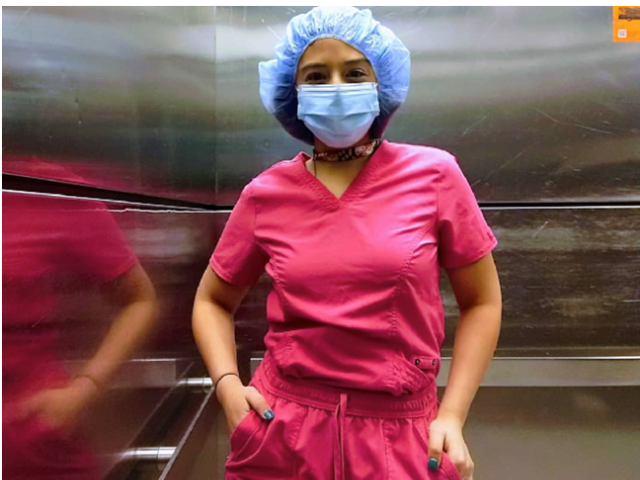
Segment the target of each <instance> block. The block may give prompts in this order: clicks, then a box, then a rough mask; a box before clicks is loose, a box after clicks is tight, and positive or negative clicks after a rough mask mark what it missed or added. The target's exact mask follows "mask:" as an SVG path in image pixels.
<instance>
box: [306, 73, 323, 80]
mask: <svg viewBox="0 0 640 480" xmlns="http://www.w3.org/2000/svg"><path fill="white" fill-rule="evenodd" d="M322 80H324V75H323V74H322V73H320V72H311V73H309V74H307V75H306V76H305V77H304V81H305V82H320V81H322Z"/></svg>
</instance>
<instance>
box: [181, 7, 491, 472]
mask: <svg viewBox="0 0 640 480" xmlns="http://www.w3.org/2000/svg"><path fill="white" fill-rule="evenodd" d="M260 82H261V83H260V93H261V97H262V100H263V103H264V104H265V105H266V107H267V109H268V110H269V111H270V112H272V113H273V114H274V115H275V117H276V118H277V119H278V121H279V122H280V123H281V124H282V125H283V127H284V128H285V129H286V130H287V131H288V132H289V133H290V134H291V135H293V136H294V137H296V138H298V139H301V140H303V141H305V142H307V143H310V144H312V145H313V146H314V155H313V156H309V155H308V154H306V153H304V152H301V153H299V154H298V155H296V156H295V157H294V158H293V159H291V160H284V161H281V162H278V163H276V164H275V165H273V166H272V167H270V168H268V169H267V170H265V171H264V172H262V173H261V174H260V175H258V176H257V177H255V178H254V179H253V180H252V181H251V182H250V183H249V184H248V185H247V186H246V187H245V188H244V189H243V191H242V193H241V196H240V199H239V200H238V202H237V204H236V206H235V208H234V209H233V211H232V213H231V216H230V217H229V220H228V222H227V224H226V226H225V228H224V231H223V232H222V235H221V238H220V239H219V242H218V245H217V246H216V249H215V251H214V252H213V255H212V257H211V261H210V268H207V270H206V272H205V274H204V276H203V278H202V281H201V284H200V287H199V289H198V292H197V295H196V302H195V307H194V316H193V328H194V334H195V337H196V341H197V343H198V346H199V348H200V351H201V353H202V356H203V358H204V361H205V363H206V365H207V368H208V370H209V373H210V374H211V377H212V378H213V380H214V382H215V384H216V394H217V396H218V398H219V400H220V402H221V404H222V406H223V408H224V411H225V414H226V416H227V419H228V423H229V427H230V429H231V431H232V433H231V437H230V443H231V452H230V456H229V457H228V459H227V463H226V478H227V479H285V478H286V479H290V478H296V479H318V480H320V479H330V478H335V479H378V478H380V479H396V480H404V479H407V480H408V479H417V478H433V479H451V480H453V479H458V478H464V479H473V461H472V459H471V456H470V454H469V451H468V449H467V446H466V444H465V442H464V439H463V436H462V428H463V425H464V422H465V419H466V415H467V413H468V410H469V407H470V404H471V401H472V398H473V397H474V395H475V392H476V390H477V388H478V386H479V384H480V381H481V379H482V377H483V375H484V372H485V370H486V369H487V367H488V365H489V362H490V360H491V357H492V355H493V352H494V350H495V346H496V343H497V339H498V335H499V328H500V317H501V295H500V285H499V281H498V276H497V272H496V269H495V265H494V262H493V259H492V255H491V253H490V252H491V250H493V249H494V248H495V246H496V245H497V243H498V242H497V240H496V238H495V236H494V235H493V233H492V231H491V229H490V228H489V226H488V225H487V223H486V222H485V219H484V217H483V215H482V212H481V211H480V209H479V207H478V204H477V201H476V199H475V197H474V195H473V192H472V190H471V188H470V186H469V184H468V182H467V181H466V179H465V177H464V175H463V173H462V171H461V169H460V168H459V166H458V164H457V161H456V159H455V158H454V157H453V156H451V155H450V154H448V153H447V152H444V151H442V150H439V149H436V148H432V147H425V146H419V145H408V144H400V143H392V142H388V141H387V140H381V137H382V134H383V132H384V130H385V127H386V125H387V124H388V122H389V119H390V117H391V116H392V114H393V113H394V112H395V111H396V110H397V109H398V107H399V106H400V105H401V104H402V102H403V101H404V99H405V98H406V95H407V91H408V84H409V52H408V51H407V49H406V48H405V47H404V45H403V44H402V43H401V42H400V40H398V39H397V38H396V37H395V35H394V34H393V33H392V32H391V31H390V30H388V29H387V28H385V27H382V26H381V25H380V24H379V23H378V22H376V21H375V20H373V18H372V17H371V13H370V12H369V11H368V10H357V9H355V8H350V7H349V8H347V7H330V8H327V7H320V8H314V9H313V10H311V11H309V12H308V13H306V14H303V15H299V16H297V17H295V18H293V19H291V21H290V22H289V25H288V29H287V35H286V37H285V39H284V40H283V41H282V43H280V44H279V45H278V47H277V54H276V59H275V60H271V61H269V62H264V63H261V64H260ZM439 267H443V268H445V270H446V271H447V274H448V276H449V279H450V281H451V284H452V286H453V288H454V291H455V296H456V299H457V301H458V304H459V307H460V311H461V316H460V322H459V327H458V331H457V334H456V339H455V345H454V356H453V361H452V365H451V371H450V376H449V380H448V386H447V389H446V392H445V394H444V396H443V398H442V401H441V403H440V404H438V400H437V396H436V393H437V390H436V383H435V378H436V375H437V373H438V371H439V369H440V346H441V344H442V341H443V338H444V315H443V309H442V303H441V300H440V296H439V288H438V287H439ZM265 268H266V271H267V273H268V274H269V276H270V277H271V278H272V279H273V290H272V291H271V292H270V293H269V296H268V298H267V317H268V321H269V332H268V333H267V335H266V337H265V345H266V349H267V351H266V354H265V357H264V360H263V361H262V362H261V364H260V366H259V367H258V368H257V370H256V372H255V373H254V376H253V378H252V379H251V382H250V385H249V386H244V385H243V384H242V383H241V381H240V379H239V378H238V376H237V364H236V360H235V349H234V337H233V322H232V317H233V314H234V312H235V311H236V309H237V307H238V305H239V303H240V302H241V300H242V298H243V297H244V295H245V294H246V293H247V290H248V289H249V288H250V287H251V286H252V285H253V284H255V282H256V281H257V280H258V278H259V277H260V275H261V274H262V273H263V272H264V271H265Z"/></svg>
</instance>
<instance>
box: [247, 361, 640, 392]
mask: <svg viewBox="0 0 640 480" xmlns="http://www.w3.org/2000/svg"><path fill="white" fill-rule="evenodd" d="M262 358H263V357H262V356H261V355H260V356H252V357H251V375H253V373H254V372H255V370H256V368H258V365H260V362H261V361H262ZM450 368H451V357H445V356H443V357H442V363H441V369H440V373H439V374H438V377H437V379H436V383H437V385H438V387H446V385H447V380H448V378H449V369H450ZM480 386H481V387H556V388H557V387H633V386H636V387H638V386H640V355H637V356H633V355H628V356H621V357H615V356H605V357H597V356H589V357H525V356H520V357H495V358H494V359H493V360H492V361H491V365H490V366H489V369H488V370H487V373H486V375H485V377H484V379H483V380H482V383H481V384H480Z"/></svg>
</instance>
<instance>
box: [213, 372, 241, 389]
mask: <svg viewBox="0 0 640 480" xmlns="http://www.w3.org/2000/svg"><path fill="white" fill-rule="evenodd" d="M227 375H235V376H236V377H238V378H240V375H238V374H237V373H236V372H227V373H223V374H222V375H220V377H218V380H216V383H214V384H213V389H214V390H216V389H217V388H218V383H220V380H222V379H223V378H224V377H226V376H227Z"/></svg>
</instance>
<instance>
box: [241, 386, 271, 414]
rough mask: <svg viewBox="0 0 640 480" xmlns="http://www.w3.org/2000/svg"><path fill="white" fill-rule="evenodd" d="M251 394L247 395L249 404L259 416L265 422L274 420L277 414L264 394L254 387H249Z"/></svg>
mask: <svg viewBox="0 0 640 480" xmlns="http://www.w3.org/2000/svg"><path fill="white" fill-rule="evenodd" d="M247 389H248V390H249V392H248V393H247V402H249V405H251V408H253V409H254V410H255V411H256V412H258V414H259V415H260V416H261V417H262V418H264V419H265V420H272V419H273V417H274V416H275V414H274V413H273V410H271V407H269V404H268V403H267V400H266V399H265V398H264V397H263V396H262V394H261V393H260V392H259V391H258V390H257V389H256V388H255V387H253V386H250V387H247Z"/></svg>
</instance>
